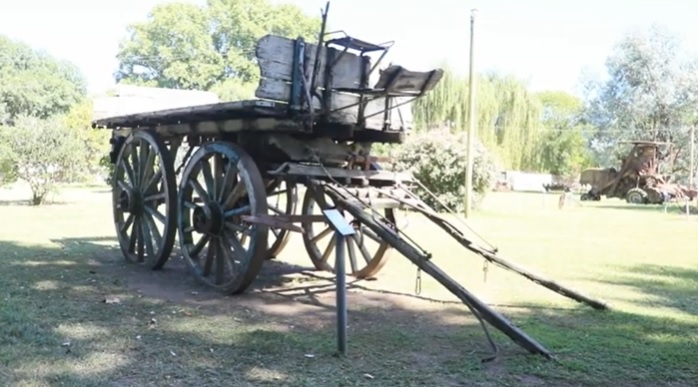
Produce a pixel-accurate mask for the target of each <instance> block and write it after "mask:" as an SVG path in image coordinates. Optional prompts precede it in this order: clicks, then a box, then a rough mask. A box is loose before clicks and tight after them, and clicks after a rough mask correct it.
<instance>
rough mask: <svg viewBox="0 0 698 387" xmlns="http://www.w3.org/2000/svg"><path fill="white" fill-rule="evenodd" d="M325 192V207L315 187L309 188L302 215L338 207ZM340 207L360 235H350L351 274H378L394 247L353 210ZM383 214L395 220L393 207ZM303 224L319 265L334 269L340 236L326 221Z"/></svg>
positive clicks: (308, 248) (312, 257)
mask: <svg viewBox="0 0 698 387" xmlns="http://www.w3.org/2000/svg"><path fill="white" fill-rule="evenodd" d="M322 195H323V196H324V198H325V202H326V204H327V206H326V207H325V208H321V207H320V205H319V204H318V203H317V200H316V199H315V198H314V197H313V194H312V192H311V190H310V189H306V191H305V195H304V197H303V204H302V206H301V214H302V215H322V210H326V209H330V208H336V205H335V203H334V202H333V201H332V199H331V198H330V197H329V196H328V195H327V194H324V193H322ZM337 209H338V210H339V211H340V212H341V213H342V214H343V215H344V216H345V218H346V219H347V221H348V222H349V224H351V225H352V226H353V227H354V229H355V230H356V234H355V235H353V236H351V237H350V238H348V239H347V243H346V249H347V254H345V257H346V259H347V263H346V266H345V267H346V268H347V273H348V274H351V275H352V276H354V277H356V278H359V279H365V278H371V277H374V276H375V275H376V274H378V272H379V271H380V270H381V269H382V268H383V266H384V265H385V264H386V263H387V261H388V258H390V253H391V252H392V250H393V249H392V248H391V246H390V245H389V244H388V243H386V242H384V241H382V240H381V239H380V238H379V237H378V236H377V235H376V234H375V233H374V232H373V231H371V230H370V229H368V227H366V226H364V225H363V224H362V223H361V222H359V221H358V220H357V219H354V218H353V217H352V216H351V215H349V213H347V212H345V211H344V210H342V209H341V208H337ZM367 211H369V210H367ZM383 216H384V217H385V218H386V219H387V220H389V221H390V222H392V223H393V224H394V223H395V214H394V211H393V209H385V210H384V213H383ZM302 227H303V229H305V231H306V232H305V233H304V234H303V243H304V244H305V249H306V251H307V252H308V255H309V257H310V260H311V262H313V265H314V266H315V268H316V269H318V270H325V271H329V272H334V261H335V247H336V237H335V233H334V231H333V230H332V228H331V227H330V225H329V224H327V223H326V222H304V223H303V225H302ZM323 241H326V242H323Z"/></svg>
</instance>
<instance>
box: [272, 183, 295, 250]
mask: <svg viewBox="0 0 698 387" xmlns="http://www.w3.org/2000/svg"><path fill="white" fill-rule="evenodd" d="M266 190H267V206H268V208H269V212H270V213H271V214H272V215H293V214H294V213H295V212H296V205H297V202H298V193H297V192H298V190H297V188H296V184H295V183H293V182H291V181H288V180H283V179H270V180H268V181H267V182H266ZM269 230H270V231H271V233H270V234H269V249H268V252H267V258H268V259H272V258H274V257H276V256H278V255H279V253H281V251H282V250H283V248H284V247H285V246H286V244H287V243H288V240H289V237H290V234H291V233H290V231H289V230H287V229H285V228H282V227H270V228H269Z"/></svg>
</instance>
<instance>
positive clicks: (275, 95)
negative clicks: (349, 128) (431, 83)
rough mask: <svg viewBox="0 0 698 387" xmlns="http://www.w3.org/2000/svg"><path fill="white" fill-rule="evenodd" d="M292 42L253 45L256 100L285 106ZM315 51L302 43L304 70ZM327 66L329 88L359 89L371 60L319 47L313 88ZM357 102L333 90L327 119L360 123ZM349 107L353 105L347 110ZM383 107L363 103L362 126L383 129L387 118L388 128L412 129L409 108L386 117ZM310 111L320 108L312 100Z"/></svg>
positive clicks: (270, 39)
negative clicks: (330, 75)
mask: <svg viewBox="0 0 698 387" xmlns="http://www.w3.org/2000/svg"><path fill="white" fill-rule="evenodd" d="M295 42H296V40H295V39H289V38H284V37H281V36H276V35H266V36H264V37H262V38H261V39H260V40H259V41H258V42H257V48H256V57H257V62H258V65H259V69H260V75H261V79H260V82H259V86H258V87H257V90H256V91H255V96H256V97H257V98H261V99H267V100H273V101H280V102H285V103H288V102H289V101H290V100H291V88H292V84H291V82H292V79H293V65H294V60H293V56H294V48H295ZM330 51H332V52H330ZM316 52H317V45H315V44H309V43H306V45H305V53H306V55H305V60H306V68H312V66H313V64H314V63H315V53H316ZM328 54H330V55H328ZM328 58H334V62H332V63H334V64H331V63H328ZM328 66H333V67H332V82H331V86H330V87H331V88H333V89H359V88H361V86H362V85H361V83H362V80H364V79H365V78H367V76H368V73H369V71H370V69H371V58H370V57H368V56H364V57H360V56H358V55H356V54H354V53H351V52H342V50H339V49H336V48H333V47H324V46H323V47H321V48H320V61H319V66H318V72H317V74H316V76H315V77H316V78H315V85H316V87H320V88H323V87H324V86H325V85H326V82H325V76H326V69H327V67H328ZM391 71H392V70H391ZM367 81H368V79H367ZM379 83H380V80H379ZM402 100H403V98H393V99H391V100H390V101H388V105H390V106H395V105H396V104H398V103H400V102H402ZM358 102H359V96H358V95H357V94H354V93H346V92H337V91H334V92H333V93H332V97H331V101H330V102H329V104H330V107H331V109H332V110H333V111H334V112H333V113H331V114H330V119H331V120H332V121H334V122H341V123H347V124H356V123H358V122H359V121H360V114H359V107H358ZM351 105H354V106H352V107H349V108H347V106H351ZM385 107H386V100H385V98H377V99H374V100H371V101H370V102H367V103H365V108H364V117H368V118H366V119H365V122H363V124H362V125H363V126H364V127H366V128H369V129H383V127H384V123H385V119H387V120H388V121H390V122H391V124H390V127H391V128H392V129H400V128H402V129H407V130H408V129H410V128H411V127H412V114H411V111H410V106H409V105H403V106H401V107H398V108H396V109H393V110H389V111H388V114H387V115H386V114H383V113H382V112H383V111H385V110H386V108H385ZM313 108H314V109H320V108H321V107H320V102H319V101H318V100H317V99H316V98H313ZM398 109H399V110H398Z"/></svg>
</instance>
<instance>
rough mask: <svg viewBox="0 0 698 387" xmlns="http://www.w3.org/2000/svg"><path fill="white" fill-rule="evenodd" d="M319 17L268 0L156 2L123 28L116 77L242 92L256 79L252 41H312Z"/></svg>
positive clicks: (147, 82) (174, 85)
mask: <svg viewBox="0 0 698 387" xmlns="http://www.w3.org/2000/svg"><path fill="white" fill-rule="evenodd" d="M319 29H320V20H319V18H312V17H308V16H306V15H304V14H303V13H302V12H301V11H300V9H299V8H298V7H296V6H293V5H273V4H272V3H270V2H269V1H268V0H209V1H208V4H207V5H206V6H204V7H200V6H196V5H192V4H184V3H169V4H163V5H158V6H156V7H154V8H153V10H152V11H151V12H150V14H149V15H148V20H147V21H145V22H142V23H136V24H133V25H131V26H129V28H128V37H127V38H126V39H125V40H124V41H123V42H122V43H121V45H120V48H119V53H118V54H117V58H118V60H119V69H118V71H117V72H116V74H115V77H116V80H117V81H121V82H125V83H132V84H139V85H147V86H157V87H166V88H175V89H200V90H211V89H212V88H214V87H216V90H218V92H221V93H223V95H224V97H225V98H227V97H228V96H237V95H236V94H235V93H234V92H232V90H234V89H231V88H229V87H222V86H220V84H221V83H226V84H227V85H228V86H230V85H231V83H229V81H228V82H226V81H227V80H229V79H231V78H232V79H236V82H239V83H237V84H236V83H232V85H234V86H240V90H242V92H241V94H242V95H247V94H249V93H246V92H245V90H248V89H249V87H250V86H249V85H251V84H255V83H256V82H257V81H258V79H259V69H258V68H257V65H256V63H255V48H256V44H257V40H258V39H259V38H261V37H262V36H264V35H266V34H269V33H273V34H276V35H281V36H286V37H290V38H296V37H298V36H302V37H304V38H305V39H306V40H311V41H312V40H316V36H317V34H318V32H319Z"/></svg>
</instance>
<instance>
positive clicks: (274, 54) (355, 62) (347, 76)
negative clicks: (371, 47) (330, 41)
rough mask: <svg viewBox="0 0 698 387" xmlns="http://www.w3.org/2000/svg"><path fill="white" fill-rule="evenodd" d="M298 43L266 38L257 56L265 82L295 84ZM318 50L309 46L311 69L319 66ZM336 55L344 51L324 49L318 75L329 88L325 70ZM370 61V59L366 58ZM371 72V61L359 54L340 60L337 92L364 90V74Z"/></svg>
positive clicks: (335, 84) (335, 80)
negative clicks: (328, 57)
mask: <svg viewBox="0 0 698 387" xmlns="http://www.w3.org/2000/svg"><path fill="white" fill-rule="evenodd" d="M294 42H295V40H294V39H288V38H284V37H281V36H276V35H266V36H264V37H262V38H261V39H259V40H258V41H257V48H256V51H255V53H256V56H257V61H258V63H259V70H260V73H261V76H262V78H269V79H275V80H279V81H285V82H291V79H292V78H291V74H292V71H293V46H294ZM316 50H317V46H316V45H314V44H309V43H306V45H305V52H306V55H305V58H306V66H307V68H309V69H311V68H312V66H313V64H314V63H315V52H316ZM328 50H329V51H333V52H334V53H335V58H337V57H339V53H340V52H341V51H340V50H337V49H336V48H331V47H330V48H326V47H321V48H320V66H319V67H318V69H319V71H318V73H317V75H316V80H315V84H316V85H317V86H323V85H325V69H326V67H327V63H326V61H327V53H328ZM366 59H370V58H366ZM370 68H371V64H370V60H368V61H365V60H364V59H362V58H361V57H359V56H358V55H356V54H352V53H350V52H345V53H344V54H342V56H341V57H339V59H338V60H337V62H336V64H335V65H334V67H333V76H332V87H333V88H359V87H361V77H362V74H364V73H368V70H369V69H370Z"/></svg>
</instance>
